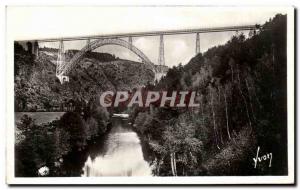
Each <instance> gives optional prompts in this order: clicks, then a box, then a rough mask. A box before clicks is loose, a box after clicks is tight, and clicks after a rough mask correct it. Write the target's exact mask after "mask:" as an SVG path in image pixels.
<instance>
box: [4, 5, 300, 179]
mask: <svg viewBox="0 0 300 190" xmlns="http://www.w3.org/2000/svg"><path fill="white" fill-rule="evenodd" d="M236 8H241V7H235V8H233V7H224V9H226V10H228V9H236ZM242 8H245V9H247V7H242ZM252 8H253V7H252ZM257 8H258V9H260V10H262V9H264V8H267V7H257ZM268 8H270V7H268ZM273 8H274V7H273ZM277 8H278V9H281V10H282V9H284V10H286V11H287V12H288V32H287V34H288V38H287V53H288V56H287V58H288V59H287V72H288V79H287V82H288V83H287V84H288V91H287V92H288V169H289V170H288V171H289V173H288V176H243V177H241V176H239V177H237V176H233V177H231V176H230V177H229V176H218V177H207V176H205V177H130V178H128V177H98V178H95V177H89V178H74V177H67V178H54V177H53V178H15V177H14V138H13V137H14V106H13V102H14V96H13V94H14V89H13V86H14V82H13V81H14V77H13V76H14V75H13V41H14V39H13V38H12V36H10V35H9V30H10V23H6V24H7V25H6V27H7V31H8V33H7V36H6V55H7V62H6V131H7V133H6V136H7V137H9V138H6V142H7V146H6V153H7V164H6V167H7V168H6V170H7V173H6V182H7V183H8V184H291V183H294V121H295V120H294V64H295V63H294V9H293V8H292V7H277ZM20 32H22V31H20Z"/></svg>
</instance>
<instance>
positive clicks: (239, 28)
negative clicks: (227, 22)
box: [26, 25, 260, 42]
mask: <svg viewBox="0 0 300 190" xmlns="http://www.w3.org/2000/svg"><path fill="white" fill-rule="evenodd" d="M259 28H260V26H259V25H243V26H227V27H213V28H198V29H183V30H166V31H152V32H136V33H124V34H109V35H95V36H82V37H80V36H78V37H66V38H64V37H63V38H49V39H36V41H38V42H56V41H60V40H63V41H75V40H89V39H105V38H127V37H144V36H159V35H176V34H193V33H211V32H227V31H242V30H254V29H259ZM26 41H31V40H26ZM32 41H33V40H32Z"/></svg>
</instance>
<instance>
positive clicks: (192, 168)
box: [132, 15, 287, 175]
mask: <svg viewBox="0 0 300 190" xmlns="http://www.w3.org/2000/svg"><path fill="white" fill-rule="evenodd" d="M286 22H287V18H286V16H285V15H277V16H275V17H274V18H273V19H272V20H270V21H269V22H266V23H265V24H264V25H263V26H262V28H261V29H260V30H259V31H258V32H257V33H256V34H254V33H252V34H251V36H250V37H249V38H247V39H246V38H245V36H244V35H243V34H239V35H236V36H233V37H232V39H231V40H230V41H228V42H227V43H226V44H225V45H222V46H218V47H213V48H211V49H209V50H208V51H207V52H205V53H204V54H198V55H196V56H195V57H194V58H192V59H191V60H190V61H189V63H188V64H186V65H184V66H182V65H179V66H177V67H173V68H172V69H170V70H169V72H168V73H167V75H166V77H164V78H163V79H162V80H161V81H160V82H159V84H158V85H157V86H155V87H151V88H155V89H157V90H169V91H171V90H196V91H197V92H198V97H197V100H198V101H199V102H200V107H199V109H195V108H193V109H191V108H187V109H182V108H181V109H174V108H172V109H170V108H155V109H153V110H152V111H151V112H142V111H141V110H138V109H136V110H135V114H133V118H132V120H134V123H135V126H137V127H136V130H137V131H138V132H139V133H141V134H143V135H144V136H145V137H146V138H145V140H146V141H148V142H149V144H150V147H151V149H152V150H153V155H154V156H153V164H154V165H155V166H156V167H155V168H156V169H155V172H156V175H285V174H287V80H286V77H287V72H286V71H287V65H286V64H287V58H286V54H287V52H286ZM135 116H136V117H135ZM258 146H259V147H260V151H261V152H262V153H261V154H263V153H272V154H273V155H274V157H273V160H272V164H271V166H270V165H269V162H264V163H259V165H258V167H256V168H255V167H254V161H253V158H255V156H256V153H257V149H258Z"/></svg>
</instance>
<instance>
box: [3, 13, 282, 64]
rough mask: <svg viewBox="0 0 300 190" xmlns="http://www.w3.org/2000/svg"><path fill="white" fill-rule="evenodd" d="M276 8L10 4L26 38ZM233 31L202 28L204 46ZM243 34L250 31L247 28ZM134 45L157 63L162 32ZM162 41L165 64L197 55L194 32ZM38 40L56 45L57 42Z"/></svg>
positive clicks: (197, 23) (221, 19) (175, 23)
mask: <svg viewBox="0 0 300 190" xmlns="http://www.w3.org/2000/svg"><path fill="white" fill-rule="evenodd" d="M277 13H283V14H284V13H285V11H284V9H280V8H274V7H273V8H272V7H271V8H270V7H268V8H263V9H262V8H257V7H252V8H241V7H236V8H229V7H228V8H221V7H218V8H216V7H27V8H25V7H10V8H9V9H8V12H7V15H8V21H9V22H8V23H10V24H11V25H10V26H8V28H12V29H13V30H11V31H12V32H11V33H12V36H13V38H14V39H15V40H26V39H42V38H53V37H54V38H61V37H73V36H89V35H103V34H114V33H130V32H146V31H157V30H172V29H192V28H202V27H203V28H206V27H223V26H234V25H248V24H263V23H265V22H266V21H267V20H269V19H270V18H271V17H274V16H275V15H276V14H277ZM234 34H235V32H220V33H207V34H201V35H200V49H201V52H205V51H206V50H207V49H208V48H210V47H213V46H215V45H219V44H224V43H225V42H226V41H228V40H229V39H230V38H231V37H232V36H233V35H234ZM245 34H246V35H248V31H247V32H245ZM126 40H127V39H126ZM85 43H86V42H84V41H74V42H65V44H64V45H65V49H66V50H67V49H81V48H82V47H83V46H84V45H85ZM133 45H135V46H136V47H137V48H139V49H140V50H141V51H143V53H144V54H145V55H146V56H147V57H148V58H149V59H150V60H151V61H152V62H153V63H157V62H158V53H159V37H155V36H154V37H138V38H133ZM164 45H165V62H166V65H167V66H170V67H171V66H173V65H177V64H179V63H182V64H186V63H187V62H188V61H189V60H190V59H191V58H192V57H193V56H194V55H195V45H196V34H184V35H174V36H165V38H164ZM40 46H42V47H43V46H48V47H56V48H57V47H58V43H44V44H40ZM95 51H98V52H107V53H111V54H114V55H116V56H118V57H120V58H123V59H130V60H135V61H138V58H137V56H136V55H134V54H133V53H132V52H130V50H127V49H125V48H123V47H118V46H112V45H108V46H103V47H100V48H98V49H97V50H95Z"/></svg>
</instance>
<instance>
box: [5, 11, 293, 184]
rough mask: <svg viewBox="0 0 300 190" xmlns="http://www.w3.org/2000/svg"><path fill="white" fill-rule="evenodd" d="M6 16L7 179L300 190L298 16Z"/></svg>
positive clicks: (131, 13)
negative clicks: (298, 188) (299, 161)
mask: <svg viewBox="0 0 300 190" xmlns="http://www.w3.org/2000/svg"><path fill="white" fill-rule="evenodd" d="M6 11H7V13H6V16H7V47H8V59H7V60H8V61H7V63H6V64H7V84H8V85H7V86H8V88H7V89H8V91H7V96H8V97H9V98H8V100H7V102H6V103H7V114H8V116H7V119H8V122H7V124H6V128H7V129H6V130H7V133H6V136H7V137H6V138H7V147H6V149H7V155H6V156H7V162H8V163H7V168H6V171H7V183H9V184H123V183H125V184H176V183H178V184H293V183H294V182H295V181H294V173H295V171H294V170H295V169H294V146H295V145H294V130H295V126H294V64H295V63H294V11H295V10H294V8H293V7H200V6H189V7H184V6H165V7H164V6H144V7H142V6H140V7H139V6H102V7H101V6H93V7H92V6H87V7H84V6H78V7H76V6H74V7H72V6H49V7H46V6H45V7H39V6H8V7H7V9H6Z"/></svg>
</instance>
